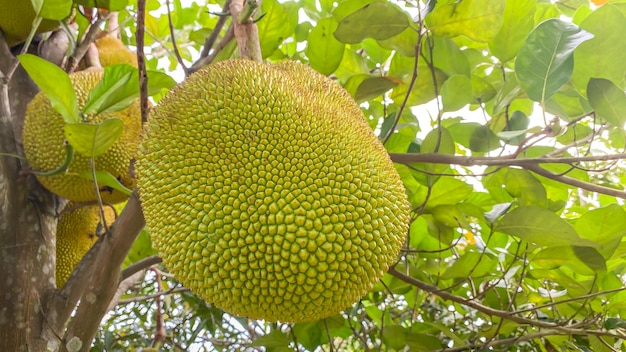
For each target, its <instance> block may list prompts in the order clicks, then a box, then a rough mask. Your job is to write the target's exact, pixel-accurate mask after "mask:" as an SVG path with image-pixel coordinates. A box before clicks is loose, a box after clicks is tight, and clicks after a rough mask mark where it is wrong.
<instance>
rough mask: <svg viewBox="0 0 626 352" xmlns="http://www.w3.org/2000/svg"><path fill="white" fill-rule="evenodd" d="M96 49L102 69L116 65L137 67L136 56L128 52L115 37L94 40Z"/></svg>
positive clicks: (108, 36)
mask: <svg viewBox="0 0 626 352" xmlns="http://www.w3.org/2000/svg"><path fill="white" fill-rule="evenodd" d="M96 47H97V48H98V55H99V56H100V65H102V67H107V66H112V65H116V64H128V65H132V66H134V67H137V55H136V54H135V53H133V52H132V51H130V50H128V48H127V47H125V46H124V43H122V41H121V40H119V39H117V38H116V37H113V36H110V35H107V36H105V37H102V38H100V39H98V40H96Z"/></svg>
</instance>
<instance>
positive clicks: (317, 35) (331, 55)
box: [306, 17, 345, 76]
mask: <svg viewBox="0 0 626 352" xmlns="http://www.w3.org/2000/svg"><path fill="white" fill-rule="evenodd" d="M335 29H337V20H336V19H335V18H334V17H327V18H323V19H321V20H319V21H318V22H317V25H316V26H315V27H314V28H313V29H312V30H311V32H309V37H308V42H307V48H306V55H307V56H308V57H309V64H310V65H311V67H313V68H314V69H316V70H317V71H319V72H320V73H322V74H323V75H326V76H328V75H330V74H332V73H333V72H335V70H336V69H337V67H339V64H340V63H341V59H342V58H343V51H344V47H345V44H343V43H341V42H340V41H338V40H337V39H335V37H334V36H333V32H334V31H335Z"/></svg>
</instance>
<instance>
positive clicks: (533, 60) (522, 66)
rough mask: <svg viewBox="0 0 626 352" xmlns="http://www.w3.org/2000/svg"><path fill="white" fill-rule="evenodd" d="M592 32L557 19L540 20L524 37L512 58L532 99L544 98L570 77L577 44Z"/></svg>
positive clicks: (517, 73)
mask: <svg viewBox="0 0 626 352" xmlns="http://www.w3.org/2000/svg"><path fill="white" fill-rule="evenodd" d="M592 37H593V36H592V35H591V34H589V33H588V32H586V31H583V30H581V29H580V28H578V27H577V26H576V25H574V24H571V23H568V22H564V21H561V20H557V19H551V20H548V21H545V22H543V23H541V24H539V25H538V26H537V27H536V28H535V29H534V30H533V31H532V32H531V33H530V34H529V35H528V38H527V39H526V42H525V43H524V44H523V45H522V47H521V48H520V50H519V53H518V56H517V59H516V61H515V70H516V75H517V81H518V82H519V83H520V85H521V86H522V88H524V90H525V91H526V94H528V97H529V98H530V99H532V100H534V101H538V102H543V101H546V100H548V99H549V98H550V97H551V96H552V95H554V93H556V92H557V91H558V90H559V89H560V88H561V87H562V86H563V85H564V84H565V83H566V82H567V81H568V80H569V79H570V77H571V75H572V71H573V69H574V58H573V56H572V55H573V53H574V50H575V49H576V47H578V45H580V44H581V43H583V42H584V41H586V40H589V39H591V38H592Z"/></svg>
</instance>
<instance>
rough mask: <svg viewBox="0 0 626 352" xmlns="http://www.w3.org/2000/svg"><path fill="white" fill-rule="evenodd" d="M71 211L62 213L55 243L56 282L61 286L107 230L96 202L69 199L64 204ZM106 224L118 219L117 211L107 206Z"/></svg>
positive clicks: (105, 209)
mask: <svg viewBox="0 0 626 352" xmlns="http://www.w3.org/2000/svg"><path fill="white" fill-rule="evenodd" d="M65 209H67V210H68V211H67V212H65V213H63V215H61V218H59V221H58V222H57V237H56V240H57V245H56V253H57V254H56V259H57V265H56V282H57V287H58V288H61V287H63V285H64V284H65V282H66V281H67V279H68V278H69V277H70V275H71V274H72V271H74V268H75V267H76V265H78V263H80V261H81V259H83V257H84V256H85V254H87V251H89V249H90V248H91V246H93V244H94V243H96V241H97V240H98V236H100V235H102V234H104V231H105V230H106V229H105V227H104V224H103V223H102V221H101V218H100V207H99V206H97V205H85V206H78V205H76V204H74V203H71V202H70V203H69V204H67V205H66V206H65ZM104 217H105V220H106V225H107V226H111V224H113V222H114V221H115V211H114V210H113V209H112V208H111V207H109V206H105V207H104Z"/></svg>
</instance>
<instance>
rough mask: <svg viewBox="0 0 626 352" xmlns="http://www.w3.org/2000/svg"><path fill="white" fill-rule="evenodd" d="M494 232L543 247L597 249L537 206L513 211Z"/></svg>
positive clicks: (594, 244) (503, 218) (501, 221)
mask: <svg viewBox="0 0 626 352" xmlns="http://www.w3.org/2000/svg"><path fill="white" fill-rule="evenodd" d="M496 231H499V232H503V233H506V234H509V235H513V236H516V237H519V238H521V239H523V240H525V241H528V242H531V243H534V244H537V245H539V246H545V247H558V246H570V245H577V246H589V247H598V244H596V243H594V242H591V241H588V240H585V239H582V238H580V237H579V236H578V234H577V233H576V230H574V228H573V227H572V225H570V224H569V223H568V222H567V221H565V220H563V219H561V218H560V217H559V216H558V215H556V214H555V213H553V212H551V211H550V210H548V209H545V208H540V207H537V206H526V207H519V208H516V209H514V210H513V211H511V212H510V213H508V214H506V215H505V216H503V217H502V219H501V220H500V221H499V222H498V223H497V225H496Z"/></svg>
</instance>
